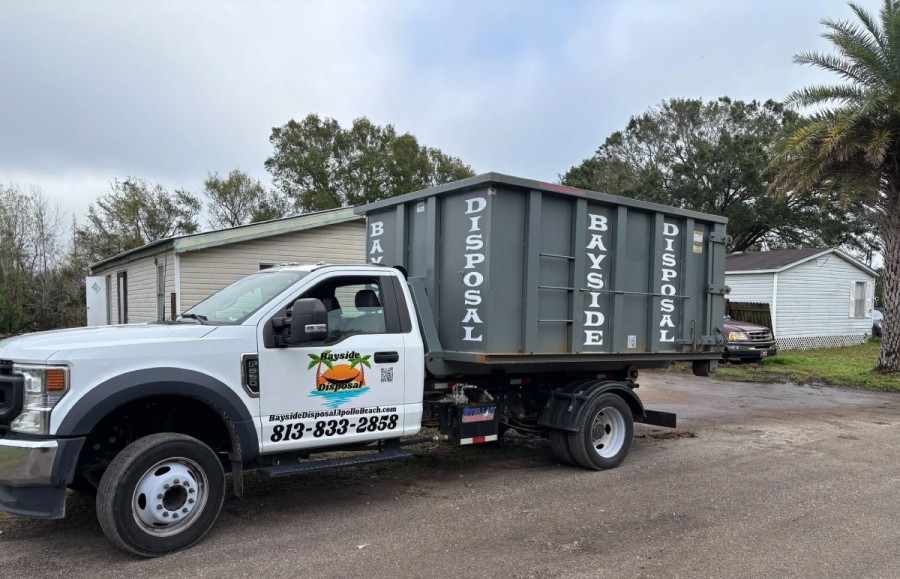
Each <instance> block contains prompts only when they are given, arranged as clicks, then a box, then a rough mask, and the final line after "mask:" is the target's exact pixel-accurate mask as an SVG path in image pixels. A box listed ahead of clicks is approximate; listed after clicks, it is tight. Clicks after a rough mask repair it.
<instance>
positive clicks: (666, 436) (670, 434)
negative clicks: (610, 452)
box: [634, 430, 697, 440]
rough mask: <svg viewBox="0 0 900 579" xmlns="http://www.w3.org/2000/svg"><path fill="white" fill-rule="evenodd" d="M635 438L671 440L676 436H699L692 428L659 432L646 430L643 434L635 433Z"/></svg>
mask: <svg viewBox="0 0 900 579" xmlns="http://www.w3.org/2000/svg"><path fill="white" fill-rule="evenodd" d="M634 437H635V438H652V439H655V440H670V439H675V438H697V435H696V434H695V433H694V432H692V431H690V430H661V431H659V432H645V433H643V434H635V435H634Z"/></svg>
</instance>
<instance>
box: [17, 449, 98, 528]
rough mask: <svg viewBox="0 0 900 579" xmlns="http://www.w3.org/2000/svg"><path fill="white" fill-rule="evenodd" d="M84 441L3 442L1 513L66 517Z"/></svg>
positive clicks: (50, 517) (56, 517) (48, 517)
mask: <svg viewBox="0 0 900 579" xmlns="http://www.w3.org/2000/svg"><path fill="white" fill-rule="evenodd" d="M83 444H84V439H83V438H67V439H59V440H46V439H45V440H34V439H18V438H2V439H0V510H3V511H6V512H7V513H11V514H14V515H21V516H24V517H34V518H39V519H59V518H62V517H63V516H65V513H66V486H67V485H68V484H69V483H71V482H72V478H73V477H74V476H75V465H76V463H77V462H78V454H79V453H80V452H81V446H82V445H83Z"/></svg>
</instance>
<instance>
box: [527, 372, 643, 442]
mask: <svg viewBox="0 0 900 579" xmlns="http://www.w3.org/2000/svg"><path fill="white" fill-rule="evenodd" d="M606 393H612V394H615V395H617V396H620V397H621V398H622V399H623V400H625V402H626V403H627V404H628V407H629V408H630V409H631V415H632V417H633V419H634V421H635V422H640V421H641V420H642V419H643V418H644V404H643V402H641V399H640V398H638V395H637V394H635V393H634V390H633V389H632V388H630V387H628V386H626V384H625V383H624V382H615V381H612V380H578V381H576V382H573V383H572V384H569V385H568V386H566V387H565V388H562V389H560V390H554V391H552V392H550V398H549V400H547V404H546V406H544V410H543V411H542V412H541V416H540V418H539V419H538V424H540V425H541V426H547V427H549V428H555V429H558V430H566V431H569V432H575V431H576V430H578V424H579V423H580V421H581V417H582V416H583V415H584V412H585V409H586V408H587V407H588V405H589V404H590V402H591V401H592V400H594V399H595V398H596V397H598V396H600V395H601V394H606Z"/></svg>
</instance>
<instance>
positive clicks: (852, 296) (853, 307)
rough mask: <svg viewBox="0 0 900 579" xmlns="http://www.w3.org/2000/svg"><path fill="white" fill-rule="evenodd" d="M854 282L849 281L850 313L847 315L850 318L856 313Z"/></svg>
mask: <svg viewBox="0 0 900 579" xmlns="http://www.w3.org/2000/svg"><path fill="white" fill-rule="evenodd" d="M855 298H856V282H855V281H851V282H850V314H849V316H850V317H851V318H852V317H853V315H854V314H855V313H856V299H855Z"/></svg>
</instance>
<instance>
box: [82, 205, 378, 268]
mask: <svg viewBox="0 0 900 579" xmlns="http://www.w3.org/2000/svg"><path fill="white" fill-rule="evenodd" d="M358 219H361V217H359V216H357V214H356V211H355V208H354V207H338V208H337V209H326V210H324V211H317V212H315V213H307V214H306V215H294V216H292V217H279V218H277V219H270V220H268V221H260V222H259V223H248V224H246V225H238V226H236V227H229V228H227V229H217V230H214V231H201V232H199V233H189V234H187V235H179V236H176V237H167V238H166V239H159V240H157V241H153V242H151V243H148V244H147V245H142V246H141V247H136V248H134V249H129V250H128V251H123V252H122V253H119V254H117V255H114V256H112V257H108V258H106V259H102V260H100V261H98V262H97V263H93V264H91V265H90V266H88V268H89V269H90V271H91V272H93V271H95V270H97V269H105V268H107V267H110V266H113V265H118V264H119V263H122V264H125V263H131V262H132V261H134V260H136V259H141V258H143V257H147V256H148V255H156V254H158V253H161V252H163V251H168V250H169V249H174V250H175V252H176V253H184V252H187V251H196V250H199V249H205V248H207V247H215V246H218V245H225V244H228V243H238V242H240V241H247V240H248V239H257V238H261V237H269V236H272V235H279V234H281V233H292V232H294V231H302V230H304V229H312V228H314V227H323V226H325V225H334V224H336V223H343V222H346V221H356V220H358ZM297 220H304V221H303V222H301V223H299V224H296V225H289V226H284V227H278V226H279V225H283V224H285V223H287V222H294V221H297ZM259 232H262V234H259ZM210 237H214V238H215V239H213V240H212V241H202V240H204V239H209V238H210ZM164 245H168V247H166V248H164V249H159V248H160V247H162V246H164Z"/></svg>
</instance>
